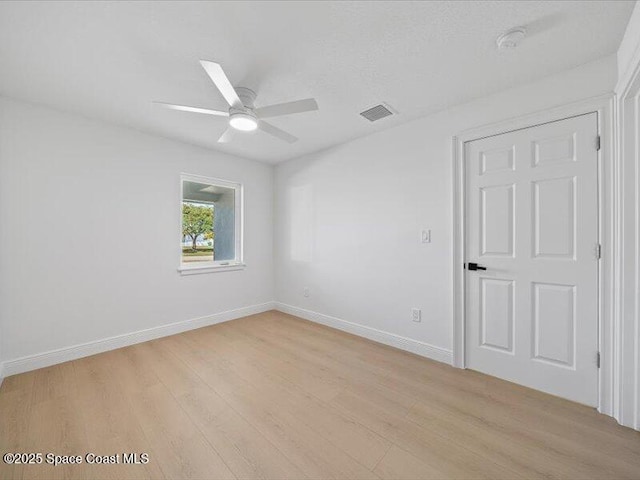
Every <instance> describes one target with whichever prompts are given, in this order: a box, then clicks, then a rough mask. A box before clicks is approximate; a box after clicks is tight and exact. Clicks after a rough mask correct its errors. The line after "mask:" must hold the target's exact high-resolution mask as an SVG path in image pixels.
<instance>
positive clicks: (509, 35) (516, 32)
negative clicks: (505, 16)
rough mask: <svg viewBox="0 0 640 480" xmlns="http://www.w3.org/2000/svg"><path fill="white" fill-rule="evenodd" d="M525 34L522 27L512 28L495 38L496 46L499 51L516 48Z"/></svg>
mask: <svg viewBox="0 0 640 480" xmlns="http://www.w3.org/2000/svg"><path fill="white" fill-rule="evenodd" d="M526 34H527V30H526V29H525V28H524V27H516V28H512V29H511V30H508V31H506V32H504V33H503V34H502V35H500V36H498V38H496V45H497V46H498V48H499V49H500V50H511V49H513V48H516V47H517V46H518V45H519V44H520V42H521V41H522V40H523V39H524V37H525V35H526Z"/></svg>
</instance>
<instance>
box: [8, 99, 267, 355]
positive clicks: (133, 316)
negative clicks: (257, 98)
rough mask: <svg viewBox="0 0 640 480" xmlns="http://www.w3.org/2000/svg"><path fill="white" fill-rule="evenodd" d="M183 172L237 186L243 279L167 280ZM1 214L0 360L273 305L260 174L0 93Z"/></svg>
mask: <svg viewBox="0 0 640 480" xmlns="http://www.w3.org/2000/svg"><path fill="white" fill-rule="evenodd" d="M181 172H184V173H191V174H198V175H205V176H213V177H219V178H223V179H228V180H233V181H239V182H242V183H243V184H244V187H245V206H246V217H245V260H246V263H247V268H246V270H244V271H234V272H221V273H215V274H205V275H193V276H184V277H183V276H180V274H179V273H178V272H177V270H176V269H177V267H178V263H179V259H178V252H179V247H178V245H179V243H178V242H179V241H180V238H179V233H178V232H179V222H180V211H181V210H180V203H179V202H180V198H179V197H180V190H179V186H180V184H179V180H180V177H179V175H180V173H181ZM0 218H1V219H2V223H1V224H0V245H2V248H1V249H0V319H1V323H0V328H1V331H2V339H3V344H2V345H0V350H1V351H2V352H3V359H4V360H12V359H16V358H18V357H22V356H28V355H34V354H40V353H42V352H46V351H49V350H54V349H59V348H64V347H69V346H72V345H77V344H82V343H85V342H90V341H94V340H100V339H104V338H106V337H110V336H115V335H120V334H125V333H129V332H134V331H138V330H141V329H147V328H152V327H157V326H160V325H165V324H169V323H172V322H178V321H182V320H188V319H193V318H196V317H201V316H208V315H211V314H215V313H218V312H225V311H228V310H232V309H237V308H241V307H247V306H250V305H256V304H262V303H264V302H270V301H272V300H273V297H274V291H273V287H272V274H273V261H272V254H273V244H272V231H273V168H272V167H271V166H268V165H264V164H260V163H257V162H253V161H249V160H244V159H241V158H237V157H233V156H229V155H224V154H221V153H214V152H212V151H209V150H205V149H201V148H197V147H192V146H188V145H184V144H180V143H177V142H173V141H170V140H166V139H163V138H159V137H154V136H151V135H146V134H143V133H139V132H136V131H134V130H131V129H127V128H120V127H115V126H111V125H108V124H104V123H99V122H95V121H91V120H87V119H84V118H82V117H79V116H75V115H70V114H65V113H61V112H58V111H54V110H50V109H46V108H42V107H37V106H34V105H31V104H28V103H22V102H17V101H13V100H9V99H6V98H0ZM132 239H134V241H133V242H132ZM135 239H139V241H137V240H135Z"/></svg>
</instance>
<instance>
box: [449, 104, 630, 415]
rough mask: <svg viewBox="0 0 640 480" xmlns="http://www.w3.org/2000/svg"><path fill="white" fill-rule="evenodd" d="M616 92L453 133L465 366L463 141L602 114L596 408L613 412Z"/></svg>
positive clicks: (456, 327) (459, 338)
mask: <svg viewBox="0 0 640 480" xmlns="http://www.w3.org/2000/svg"><path fill="white" fill-rule="evenodd" d="M614 108H615V99H614V96H613V94H607V95H602V96H598V97H595V98H590V99H587V100H583V101H579V102H576V103H571V104H568V105H563V106H559V107H556V108H551V109H548V110H544V111H541V112H537V113H533V114H529V115H524V116H521V117H517V118H513V119H510V120H506V121H503V122H499V123H494V124H491V125H486V126H482V127H479V128H474V129H472V130H466V131H464V132H461V133H460V134H459V135H457V136H455V137H453V149H452V159H453V225H452V235H453V255H452V257H453V316H454V323H453V365H454V366H455V367H458V368H465V366H466V365H465V274H464V262H465V207H464V206H465V162H464V158H465V152H464V149H465V143H467V142H470V141H472V140H478V139H480V138H484V137H488V136H492V135H498V134H501V133H507V132H510V131H513V130H519V129H522V128H527V127H533V126H536V125H540V124H544V123H549V122H553V121H557V120H562V119H565V118H569V117H574V116H577V115H583V114H586V113H593V112H595V113H597V114H598V135H600V138H601V146H600V151H599V152H598V204H599V206H600V208H599V212H598V235H599V242H600V244H601V245H602V258H601V260H600V268H599V269H598V277H599V278H598V287H599V288H598V290H599V293H598V297H599V298H598V337H599V340H598V343H599V346H598V349H599V352H600V369H599V370H598V411H599V412H601V413H604V414H606V415H613V395H614V391H615V389H614V379H615V378H616V375H614V368H616V367H618V365H617V364H618V362H616V361H614V358H615V356H614V345H615V344H614V339H615V338H616V335H615V333H616V332H617V329H616V326H615V322H614V319H615V316H614V299H615V297H614V295H615V288H614V287H615V284H614V280H615V278H616V277H615V273H616V270H615V269H616V264H615V262H614V259H615V258H616V256H615V255H616V249H615V245H616V242H615V241H616V240H617V236H616V232H617V226H618V218H617V212H618V205H617V202H616V201H615V196H614V193H615V192H616V191H617V188H616V187H617V185H616V179H617V172H618V161H617V156H616V155H615V150H614V149H615V142H614V139H615V137H614V131H613V127H614Z"/></svg>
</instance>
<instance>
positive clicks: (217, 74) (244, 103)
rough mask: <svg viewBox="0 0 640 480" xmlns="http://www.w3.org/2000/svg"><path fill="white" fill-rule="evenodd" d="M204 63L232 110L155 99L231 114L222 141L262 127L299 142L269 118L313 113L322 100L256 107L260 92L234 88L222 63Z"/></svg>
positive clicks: (182, 107) (195, 110)
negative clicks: (272, 123) (235, 132)
mask: <svg viewBox="0 0 640 480" xmlns="http://www.w3.org/2000/svg"><path fill="white" fill-rule="evenodd" d="M200 65H202V68H204V70H205V71H206V72H207V75H209V78H211V81H212V82H213V83H214V85H215V86H216V87H217V88H218V90H219V91H220V93H221V94H222V96H223V97H224V99H225V100H226V101H227V103H228V104H229V110H228V111H227V110H211V109H209V108H202V107H190V106H188V105H176V104H174V103H164V102H153V103H155V104H157V105H160V106H161V107H164V108H169V109H171V110H179V111H182V112H193V113H201V114H204V115H213V116H214V117H227V118H228V119H229V126H228V127H227V129H226V130H225V131H224V133H223V134H222V135H221V136H220V138H218V143H227V142H229V141H231V140H232V138H233V136H234V131H241V132H253V131H255V130H258V129H260V130H262V131H263V132H264V133H267V134H269V135H272V136H274V137H276V138H278V139H280V140H282V141H284V142H287V143H295V142H297V141H298V139H297V138H296V137H295V136H293V135H291V134H290V133H287V132H285V131H284V130H280V129H279V128H278V127H276V126H275V125H271V124H270V123H269V122H265V121H264V119H265V118H271V117H279V116H281V115H292V114H294V113H303V112H313V111H315V110H318V102H316V101H315V99H313V98H305V99H303V100H294V101H293V102H286V103H277V104H275V105H266V106H264V107H258V108H256V107H255V106H254V101H255V99H256V93H255V92H254V91H253V90H251V89H249V88H245V87H233V85H231V82H230V81H229V79H228V78H227V75H226V74H225V73H224V70H222V67H221V66H220V64H219V63H216V62H210V61H208V60H200Z"/></svg>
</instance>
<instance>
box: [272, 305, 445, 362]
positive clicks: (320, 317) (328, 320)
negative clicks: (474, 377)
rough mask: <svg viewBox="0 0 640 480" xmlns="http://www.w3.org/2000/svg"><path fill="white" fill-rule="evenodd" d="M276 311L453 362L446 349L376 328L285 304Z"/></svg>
mask: <svg viewBox="0 0 640 480" xmlns="http://www.w3.org/2000/svg"><path fill="white" fill-rule="evenodd" d="M275 308H276V310H279V311H281V312H284V313H288V314H290V315H295V316H296V317H300V318H304V319H305V320H310V321H312V322H316V323H320V324H322V325H326V326H327V327H332V328H336V329H338V330H342V331H345V332H348V333H352V334H354V335H358V336H359V337H364V338H368V339H369V340H373V341H374V342H378V343H384V344H385V345H389V346H391V347H396V348H399V349H400V350H405V351H407V352H411V353H415V354H416V355H420V356H422V357H426V358H430V359H432V360H437V361H438V362H442V363H447V364H449V365H451V364H452V362H453V352H452V351H451V350H448V349H446V348H442V347H436V346H435V345H430V344H428V343H425V342H421V341H419V340H413V339H411V338H407V337H402V336H400V335H396V334H395V333H389V332H385V331H382V330H378V329H376V328H372V327H367V326H364V325H360V324H358V323H353V322H348V321H347V320H342V319H340V318H336V317H331V316H329V315H324V314H322V313H318V312H313V311H311V310H305V309H303V308H299V307H294V306H292V305H287V304H286V303H280V302H275Z"/></svg>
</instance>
